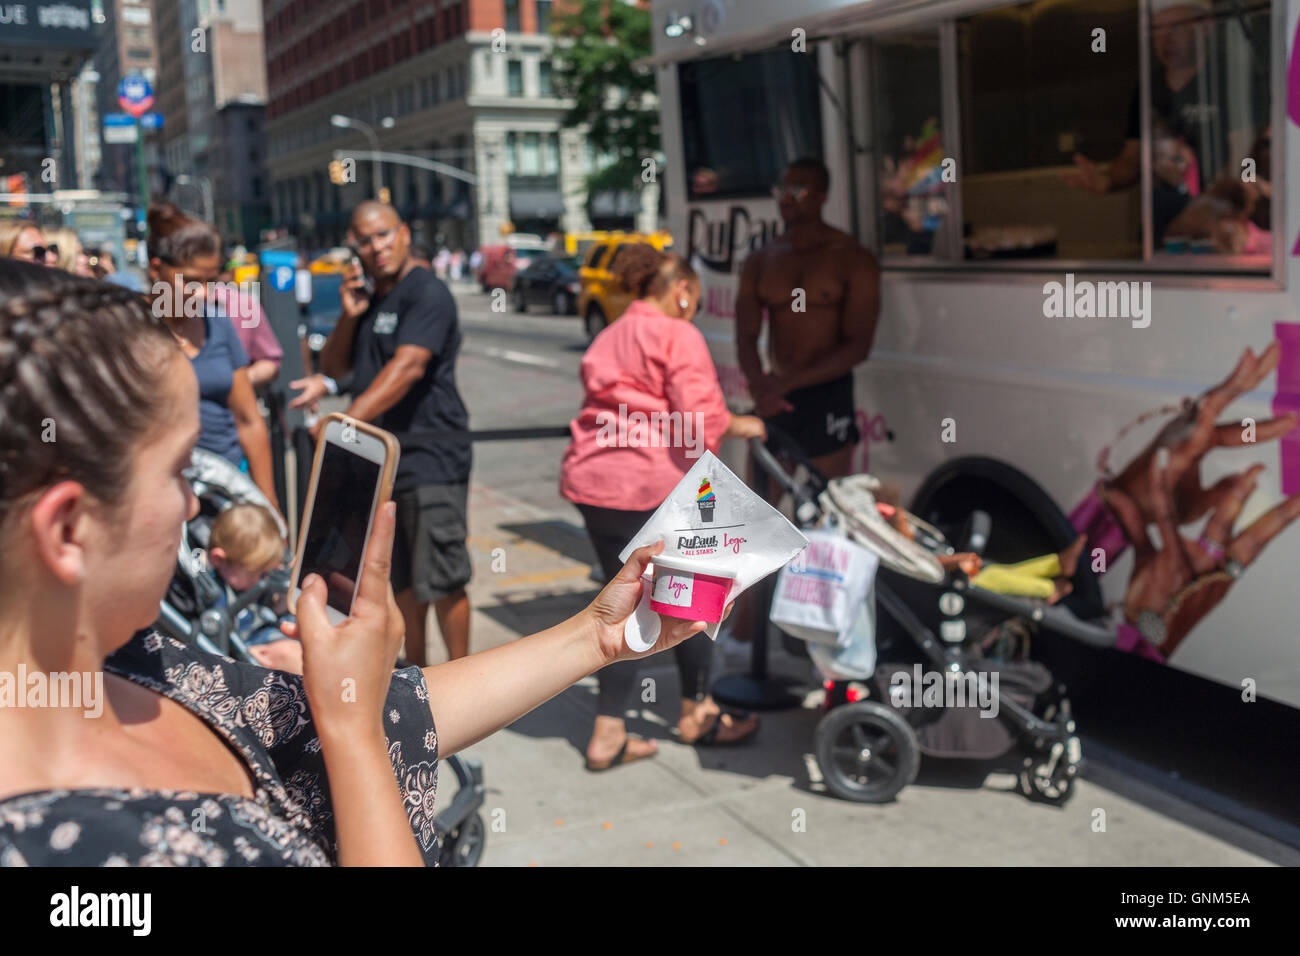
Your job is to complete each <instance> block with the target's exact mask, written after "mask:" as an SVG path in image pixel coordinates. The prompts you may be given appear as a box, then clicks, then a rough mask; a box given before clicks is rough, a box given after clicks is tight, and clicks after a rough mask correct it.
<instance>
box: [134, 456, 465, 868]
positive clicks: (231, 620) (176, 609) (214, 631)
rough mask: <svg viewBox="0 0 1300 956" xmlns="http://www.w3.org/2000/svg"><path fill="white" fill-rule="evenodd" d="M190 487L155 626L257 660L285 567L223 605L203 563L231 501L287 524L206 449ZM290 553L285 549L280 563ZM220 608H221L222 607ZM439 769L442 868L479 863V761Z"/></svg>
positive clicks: (285, 578)
mask: <svg viewBox="0 0 1300 956" xmlns="http://www.w3.org/2000/svg"><path fill="white" fill-rule="evenodd" d="M186 477H187V478H188V479H189V482H190V487H191V488H192V489H193V490H194V495H195V497H196V498H198V499H199V513H198V515H197V516H195V518H194V519H193V520H191V521H188V522H186V524H185V533H184V534H183V535H182V537H181V543H180V547H179V548H178V550H177V555H176V573H175V574H174V575H173V576H172V581H171V584H170V585H169V586H168V589H167V595H166V596H165V597H164V598H163V599H162V601H161V602H160V608H159V612H160V613H159V617H158V620H157V621H155V622H154V627H155V628H156V629H157V630H158V631H159V632H160V633H163V634H166V635H168V636H170V637H173V638H175V639H176V640H178V641H181V642H182V643H184V644H191V645H193V646H195V647H198V648H200V649H202V650H205V651H207V652H209V653H212V654H220V655H222V656H225V657H230V658H233V659H234V660H237V661H243V662H245V663H250V664H256V663H257V661H256V659H255V658H254V657H253V656H252V654H251V653H250V652H249V649H248V645H247V643H246V642H245V636H246V635H247V634H248V633H249V632H251V631H252V630H253V629H255V628H257V627H260V626H265V625H271V626H274V625H275V624H276V623H277V621H278V620H279V616H278V615H277V613H276V611H275V609H274V606H275V605H276V604H277V598H278V597H280V596H282V595H283V594H284V592H285V591H287V590H288V587H289V575H290V572H289V571H288V570H287V569H286V570H278V571H272V572H270V573H268V574H266V575H264V576H263V577H262V579H261V580H260V581H259V582H258V583H257V584H256V585H254V586H253V587H251V588H249V589H248V590H247V591H244V592H242V593H240V594H238V595H236V597H235V599H234V600H233V601H230V602H228V603H226V602H223V601H222V600H221V598H222V597H223V592H224V585H222V584H221V582H220V581H219V580H218V579H217V576H216V573H215V572H214V571H213V569H212V567H211V565H210V564H209V563H208V560H207V552H208V544H209V540H210V535H211V531H212V522H213V519H215V518H216V516H217V515H218V514H220V513H221V511H223V510H224V509H225V508H228V507H229V506H230V505H232V504H236V503H251V504H258V505H261V506H263V507H265V508H267V509H268V510H269V511H270V512H271V514H272V515H273V516H274V517H275V520H276V524H277V526H278V527H279V529H280V533H281V535H282V536H284V537H285V538H286V539H287V538H288V529H287V528H286V527H285V526H284V522H283V520H282V519H281V518H280V516H279V515H278V514H276V513H275V509H273V508H270V506H269V502H267V500H266V497H265V496H264V495H263V494H262V492H261V490H260V489H259V488H258V487H257V485H255V484H254V483H253V481H252V479H250V478H249V477H248V476H247V475H245V474H244V473H243V472H241V471H240V470H239V469H238V468H236V467H235V466H233V465H232V464H230V462H228V461H227V460H226V459H224V458H222V457H221V456H220V455H217V454H215V453H213V452H210V451H207V450H206V449H203V448H195V449H194V452H193V456H192V458H191V466H190V468H189V469H188V470H187V472H186ZM292 560H293V554H292V552H289V551H288V550H286V554H285V562H284V563H285V566H286V568H287V567H288V566H289V565H290V564H291V563H292ZM223 604H224V605H225V606H222V605H223ZM244 611H249V612H251V613H252V621H253V624H252V626H249V624H248V623H247V619H245V623H244V625H243V627H242V629H241V628H240V627H239V626H237V624H238V622H239V620H240V615H241V614H242V613H243V612H244ZM444 766H446V767H448V768H450V769H451V771H452V773H453V774H454V775H455V777H456V781H457V786H458V790H457V792H456V795H455V797H453V799H452V803H451V805H450V806H449V807H447V809H445V810H443V811H442V812H440V813H439V814H438V815H437V816H436V817H435V819H434V827H435V829H436V831H437V833H438V838H439V841H440V843H441V849H440V863H441V865H442V866H477V865H478V862H479V860H480V859H481V858H482V855H483V847H484V843H485V841H486V837H487V829H486V827H485V826H484V825H483V817H482V815H481V814H480V813H479V810H480V808H481V807H482V806H483V801H484V796H485V793H486V788H485V787H484V784H483V765H482V762H481V761H478V760H474V759H473V758H469V757H466V758H462V757H459V756H455V755H453V756H451V757H448V758H447V759H446V760H445V761H444Z"/></svg>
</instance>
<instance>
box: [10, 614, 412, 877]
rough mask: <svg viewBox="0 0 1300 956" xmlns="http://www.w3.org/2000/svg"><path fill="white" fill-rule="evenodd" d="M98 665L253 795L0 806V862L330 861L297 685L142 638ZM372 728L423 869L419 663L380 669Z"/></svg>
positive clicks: (128, 796)
mask: <svg viewBox="0 0 1300 956" xmlns="http://www.w3.org/2000/svg"><path fill="white" fill-rule="evenodd" d="M104 669H105V670H106V671H108V672H110V673H113V674H117V675H119V676H121V677H125V678H127V679H128V680H131V681H134V682H135V683H137V684H141V685H143V686H144V687H148V688H149V689H151V690H153V691H156V692H157V693H160V694H163V695H165V696H166V697H169V698H171V699H172V700H174V701H176V702H177V703H178V704H180V705H181V706H183V707H185V708H186V709H187V710H189V711H190V712H191V713H193V714H195V715H196V716H197V717H198V718H199V719H200V720H202V721H203V722H204V723H206V724H207V725H208V726H210V727H211V728H212V729H213V730H215V731H216V732H217V733H218V734H219V735H220V736H221V737H222V739H224V740H225V741H226V743H227V744H229V745H230V747H231V748H232V749H233V750H234V751H235V752H236V753H237V754H238V755H239V757H240V759H242V760H243V761H244V763H245V764H246V765H247V766H248V768H249V770H250V771H251V774H252V778H253V780H254V781H255V783H256V788H255V790H254V794H253V798H252V799H249V798H247V797H241V796H239V795H237V794H228V793H227V794H215V793H189V792H184V791H174V790H146V789H142V788H132V789H109V788H90V789H73V790H43V791H38V792H34V793H23V794H18V795H17V796H13V797H9V798H7V799H4V800H0V866H330V865H332V864H335V863H337V861H338V841H337V838H336V836H335V832H334V813H333V810H332V804H331V802H330V792H329V783H328V781H327V779H326V775H325V761H324V756H323V754H322V753H321V746H320V740H319V739H318V738H317V736H316V728H315V725H314V724H313V723H312V718H311V712H310V711H309V710H308V707H307V694H306V692H305V691H304V690H303V684H302V678H301V677H300V676H298V675H296V674H288V673H285V672H283V671H273V670H267V669H266V668H263V667H258V666H256V665H253V664H243V663H240V662H237V661H232V660H229V659H228V658H225V657H218V656H216V655H213V654H207V653H205V652H203V651H200V650H196V649H195V648H192V647H188V646H186V645H184V644H181V643H179V642H178V641H175V640H172V639H171V638H169V637H164V636H163V635H161V634H158V633H157V632H154V631H141V632H139V633H137V634H136V635H135V636H134V637H133V638H132V639H131V641H130V642H129V643H127V644H126V645H125V646H124V647H122V648H120V649H119V650H117V651H115V652H114V653H113V654H112V655H110V656H109V657H108V659H107V660H105V662H104ZM384 731H385V733H386V734H387V737H388V756H389V758H390V759H391V760H392V763H393V773H394V774H395V775H396V778H397V784H398V787H399V788H400V790H401V793H402V800H403V803H404V805H405V808H406V816H407V819H408V820H409V821H410V823H411V829H412V831H413V832H414V834H415V837H416V841H417V843H418V844H419V847H420V852H421V854H422V855H423V856H424V860H425V863H426V864H428V865H430V866H436V865H437V860H438V846H437V841H436V840H435V838H434V827H433V818H434V813H433V802H434V794H435V792H436V790H437V786H438V735H437V733H436V732H435V730H434V726H433V715H432V714H431V713H430V711H429V694H428V689H427V687H426V686H425V683H424V674H423V672H421V670H420V669H419V668H418V667H407V668H404V669H402V670H399V671H395V672H394V673H393V680H392V684H391V686H390V687H389V690H388V698H387V700H386V702H385V704H384Z"/></svg>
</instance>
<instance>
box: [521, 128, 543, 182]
mask: <svg viewBox="0 0 1300 956" xmlns="http://www.w3.org/2000/svg"><path fill="white" fill-rule="evenodd" d="M519 172H520V174H521V175H523V176H540V175H541V174H542V134H541V133H524V151H523V155H522V156H520V158H519Z"/></svg>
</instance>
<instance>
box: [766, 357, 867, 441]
mask: <svg viewBox="0 0 1300 956" xmlns="http://www.w3.org/2000/svg"><path fill="white" fill-rule="evenodd" d="M785 400H786V401H787V402H789V403H790V404H791V405H793V406H794V411H792V412H781V413H780V414H779V415H774V416H772V417H771V418H768V419H766V421H767V423H768V424H769V425H775V426H776V427H777V428H779V429H780V430H781V431H783V432H785V433H786V434H787V435H789V436H790V437H791V438H793V439H794V440H795V441H796V442H798V443H799V447H800V448H802V449H803V451H804V454H806V455H807V456H808V457H809V458H820V457H821V456H822V455H829V454H830V453H831V452H836V451H839V450H840V449H841V448H844V447H846V446H847V447H852V446H854V445H856V444H857V443H858V439H859V438H860V437H861V436H860V435H859V433H858V425H857V421H856V418H857V415H856V412H855V411H854V408H853V376H852V374H849V375H845V376H844V377H842V378H837V379H835V380H834V381H833V382H824V383H822V384H821V385H809V386H808V387H807V388H801V389H797V390H796V391H793V392H790V393H788V394H787V395H786V396H785Z"/></svg>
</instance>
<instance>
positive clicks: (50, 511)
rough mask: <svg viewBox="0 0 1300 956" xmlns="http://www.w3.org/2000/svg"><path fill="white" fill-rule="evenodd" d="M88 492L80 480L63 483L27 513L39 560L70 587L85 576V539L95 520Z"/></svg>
mask: <svg viewBox="0 0 1300 956" xmlns="http://www.w3.org/2000/svg"><path fill="white" fill-rule="evenodd" d="M86 505H87V494H86V489H85V488H84V487H83V486H82V484H81V483H80V482H77V481H61V482H59V483H58V484H57V485H54V486H53V487H52V488H50V489H49V490H48V491H46V492H45V494H43V495H41V497H40V498H39V499H37V501H36V503H35V504H34V505H32V508H31V511H29V512H28V514H27V519H26V522H25V523H26V524H27V527H28V530H29V531H30V532H31V536H32V545H33V550H34V552H35V555H34V556H35V557H36V558H37V560H38V561H39V562H40V563H41V564H43V565H44V566H45V567H46V568H47V569H48V570H49V572H50V573H51V574H53V575H54V576H55V577H56V578H58V579H59V581H60V582H62V583H63V584H64V585H66V586H68V587H76V586H77V585H79V584H81V582H82V581H83V580H85V577H86V560H85V545H86V542H85V536H86V532H87V530H88V524H87V523H88V522H89V521H91V520H93V518H92V516H91V515H90V514H89V512H88V510H87V508H86Z"/></svg>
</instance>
